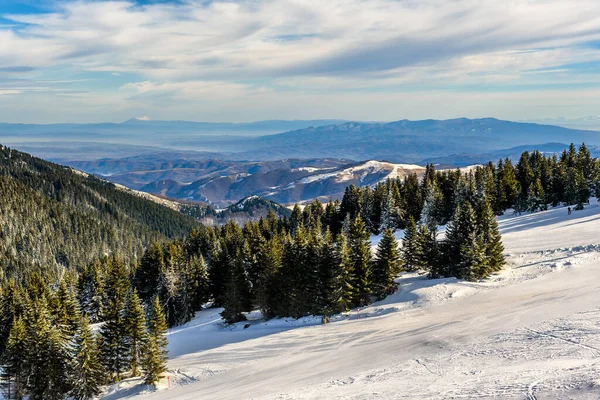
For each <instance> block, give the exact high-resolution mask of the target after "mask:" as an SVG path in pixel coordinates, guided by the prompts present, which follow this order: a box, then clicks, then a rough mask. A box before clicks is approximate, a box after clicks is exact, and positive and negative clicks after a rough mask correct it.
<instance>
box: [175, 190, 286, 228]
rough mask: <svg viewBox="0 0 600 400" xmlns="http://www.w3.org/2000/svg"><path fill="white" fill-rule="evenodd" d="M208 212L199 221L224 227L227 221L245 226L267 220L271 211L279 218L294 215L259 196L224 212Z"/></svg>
mask: <svg viewBox="0 0 600 400" xmlns="http://www.w3.org/2000/svg"><path fill="white" fill-rule="evenodd" d="M208 210H209V211H208V212H205V213H204V216H202V217H200V218H198V221H200V222H201V223H203V224H205V225H223V224H224V223H226V222H227V221H234V222H235V223H237V224H238V225H243V224H244V223H246V222H248V221H257V220H259V219H260V218H266V217H267V215H268V214H269V212H271V211H272V212H273V213H275V215H276V216H277V217H278V218H281V217H289V216H290V215H291V213H292V212H291V211H290V209H288V208H286V207H284V206H282V205H281V204H278V203H275V202H274V201H271V200H267V199H264V198H262V197H259V196H250V197H246V198H245V199H242V200H240V201H238V202H237V203H235V204H233V205H231V206H229V207H227V208H225V209H222V210H214V209H211V208H209V209H208ZM210 210H212V212H210ZM182 212H185V210H183V209H182Z"/></svg>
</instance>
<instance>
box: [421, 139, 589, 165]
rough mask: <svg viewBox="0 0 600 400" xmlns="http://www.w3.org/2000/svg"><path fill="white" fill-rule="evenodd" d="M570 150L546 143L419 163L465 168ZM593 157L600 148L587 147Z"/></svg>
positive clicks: (427, 159) (456, 155)
mask: <svg viewBox="0 0 600 400" xmlns="http://www.w3.org/2000/svg"><path fill="white" fill-rule="evenodd" d="M568 148H569V145H568V144H565V143H544V144H534V145H525V146H517V147H511V148H510V149H502V150H497V151H492V152H489V153H483V154H466V153H460V154H452V155H449V156H443V157H433V158H424V159H423V160H421V161H420V162H419V163H420V164H422V165H426V164H436V165H443V166H446V167H449V166H454V167H463V166H467V165H474V164H485V163H487V162H488V161H498V160H499V159H501V158H502V159H504V158H510V159H511V160H513V161H514V162H517V161H518V160H519V157H520V156H521V154H522V153H523V152H524V151H529V152H532V151H534V150H537V151H540V152H541V153H543V154H560V153H562V152H563V150H566V149H568ZM587 148H588V150H589V151H590V153H591V155H592V157H600V147H598V146H587Z"/></svg>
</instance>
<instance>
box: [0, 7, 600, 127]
mask: <svg viewBox="0 0 600 400" xmlns="http://www.w3.org/2000/svg"><path fill="white" fill-rule="evenodd" d="M597 114H600V1H598V0H576V1H575V0H506V1H498V0H326V1H325V0H238V1H211V0H177V1H175V0H168V1H167V0H137V1H134V0H129V1H104V0H78V1H64V0H0V121H5V122H35V123H40V122H97V121H121V120H124V119H127V118H129V117H132V116H141V115H148V116H150V117H151V118H153V119H186V120H196V121H253V120H262V119H274V118H277V119H313V118H345V119H353V120H397V119H403V118H408V119H422V118H452V117H459V116H466V117H483V116H494V117H499V118H505V119H513V120H522V119H535V118H546V117H556V116H566V117H581V116H586V115H597Z"/></svg>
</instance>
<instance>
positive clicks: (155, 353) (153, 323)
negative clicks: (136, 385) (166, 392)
mask: <svg viewBox="0 0 600 400" xmlns="http://www.w3.org/2000/svg"><path fill="white" fill-rule="evenodd" d="M166 333H167V321H166V319H165V314H164V312H163V309H162V306H161V305H160V302H159V300H158V297H155V298H154V301H153V302H152V309H151V312H150V316H149V318H148V340H147V342H146V351H145V352H144V357H143V358H142V362H143V365H142V366H143V368H144V383H145V384H146V385H153V386H155V385H156V384H157V383H158V381H160V380H161V379H162V378H163V377H164V373H165V372H166V371H167V355H168V351H167V345H168V341H167V337H166V336H165V334H166Z"/></svg>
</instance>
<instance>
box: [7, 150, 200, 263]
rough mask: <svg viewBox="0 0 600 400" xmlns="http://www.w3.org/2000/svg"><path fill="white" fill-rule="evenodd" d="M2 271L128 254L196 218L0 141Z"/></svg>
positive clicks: (179, 231)
mask: <svg viewBox="0 0 600 400" xmlns="http://www.w3.org/2000/svg"><path fill="white" fill-rule="evenodd" d="M0 187H2V191H1V192H0V196H1V201H2V207H1V208H0V224H1V225H2V226H3V230H2V239H3V240H2V241H0V254H1V255H2V260H3V269H5V270H11V271H18V270H19V269H20V268H21V267H23V266H32V265H40V266H44V267H45V268H46V267H75V266H81V265H82V264H85V263H87V262H89V261H90V260H92V259H94V258H96V257H100V256H103V255H105V254H110V253H117V254H119V255H121V256H124V257H127V258H132V259H135V258H136V257H139V256H141V253H142V250H143V248H144V247H145V246H147V245H148V244H150V243H151V242H152V241H155V240H163V239H167V238H176V237H182V236H183V235H185V234H187V233H188V232H189V231H190V230H191V229H192V228H193V227H194V226H196V225H197V223H196V222H195V221H194V220H193V219H192V218H189V217H187V216H184V215H182V214H180V213H179V212H177V211H175V210H173V209H170V208H168V207H165V206H163V205H161V204H158V203H157V202H156V201H157V200H156V199H154V200H148V199H147V198H144V197H142V196H139V195H137V194H135V193H133V192H130V191H128V190H124V189H122V188H118V187H116V186H115V185H114V184H112V183H110V182H107V181H104V180H101V179H98V178H96V177H94V176H91V175H87V174H84V173H81V172H78V171H74V170H72V169H71V168H68V167H62V166H60V165H57V164H53V163H50V162H47V161H44V160H41V159H38V158H35V157H32V156H30V155H28V154H26V153H21V152H19V151H15V150H11V149H9V148H7V147H3V146H2V147H0Z"/></svg>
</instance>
